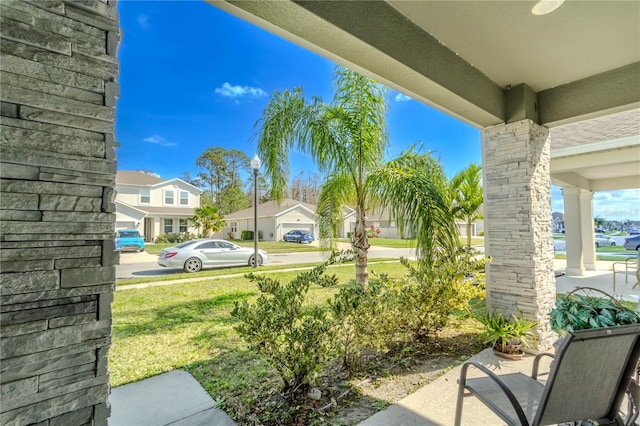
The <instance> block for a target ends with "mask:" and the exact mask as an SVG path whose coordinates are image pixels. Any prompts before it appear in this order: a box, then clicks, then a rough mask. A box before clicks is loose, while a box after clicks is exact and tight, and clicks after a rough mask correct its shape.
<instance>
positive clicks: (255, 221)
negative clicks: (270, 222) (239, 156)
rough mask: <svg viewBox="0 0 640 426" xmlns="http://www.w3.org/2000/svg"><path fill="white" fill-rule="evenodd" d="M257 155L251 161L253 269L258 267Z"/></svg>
mask: <svg viewBox="0 0 640 426" xmlns="http://www.w3.org/2000/svg"><path fill="white" fill-rule="evenodd" d="M260 163H261V161H260V158H258V154H255V155H254V156H253V159H252V160H251V168H252V169H253V185H254V187H253V197H254V198H253V267H254V268H257V267H258V170H259V169H260Z"/></svg>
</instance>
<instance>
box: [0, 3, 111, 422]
mask: <svg viewBox="0 0 640 426" xmlns="http://www.w3.org/2000/svg"><path fill="white" fill-rule="evenodd" d="M0 17H1V18H0V20H1V36H2V41H1V45H0V48H1V57H0V68H1V72H2V74H1V81H2V90H0V100H1V102H2V105H1V106H2V108H1V115H2V120H1V122H0V126H1V133H0V134H1V146H2V155H1V156H0V158H1V160H0V161H1V165H0V170H1V178H2V180H1V194H0V197H1V198H0V199H1V203H2V251H1V254H0V260H1V261H2V295H1V296H0V301H1V306H2V313H1V314H0V323H1V330H0V331H1V335H2V340H1V343H0V344H1V355H0V356H1V359H0V369H1V371H0V386H1V390H2V404H0V424H3V425H9V424H12V425H14V424H15V425H21V424H32V423H37V424H38V425H51V426H52V425H66V426H74V425H85V424H96V425H104V424H106V421H107V418H108V414H109V409H108V407H107V405H106V401H107V396H108V392H109V387H108V374H107V352H108V350H109V345H110V343H111V302H112V300H113V286H114V281H115V266H114V265H115V264H116V263H117V261H118V258H117V255H116V254H115V252H114V242H113V236H114V220H115V214H114V211H115V207H114V203H113V198H114V195H115V194H114V187H115V172H116V163H115V153H114V147H115V146H116V143H115V142H114V119H115V102H116V96H117V92H118V84H117V76H118V61H117V59H116V49H117V46H118V43H119V40H120V32H119V28H118V17H117V12H116V9H115V6H114V5H111V4H109V3H107V2H106V0H105V1H68V2H67V1H61V0H48V1H38V2H26V1H20V0H12V1H3V2H2V3H1V4H0Z"/></svg>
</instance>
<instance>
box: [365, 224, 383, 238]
mask: <svg viewBox="0 0 640 426" xmlns="http://www.w3.org/2000/svg"><path fill="white" fill-rule="evenodd" d="M381 232H382V231H380V228H378V227H376V226H375V225H371V226H370V227H369V229H367V237H368V238H378V237H380V233H381Z"/></svg>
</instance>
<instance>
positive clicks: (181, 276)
mask: <svg viewBox="0 0 640 426" xmlns="http://www.w3.org/2000/svg"><path fill="white" fill-rule="evenodd" d="M399 260H400V259H399V258H398V259H393V258H370V259H369V260H368V262H369V264H370V265H371V264H375V263H382V262H385V263H386V262H398V261H399ZM318 264H319V263H318V262H316V263H296V264H291V265H266V266H261V267H260V268H258V272H272V271H280V270H282V269H294V268H295V269H303V268H304V269H309V268H313V267H314V266H317V265H318ZM345 265H352V268H353V265H354V263H353V262H347V263H345ZM330 268H332V266H330ZM249 272H256V270H255V269H254V268H253V267H251V266H224V267H220V268H216V269H206V270H202V271H200V272H189V273H187V272H177V273H175V274H169V275H156V276H149V277H144V278H125V279H120V280H117V281H116V286H123V285H131V284H144V283H154V282H164V281H176V280H187V279H188V280H198V279H207V278H216V277H220V276H228V275H238V276H243V275H244V274H247V273H249Z"/></svg>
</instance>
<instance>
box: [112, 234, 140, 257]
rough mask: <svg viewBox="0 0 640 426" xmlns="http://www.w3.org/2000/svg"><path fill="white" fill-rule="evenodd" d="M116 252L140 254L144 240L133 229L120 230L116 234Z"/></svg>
mask: <svg viewBox="0 0 640 426" xmlns="http://www.w3.org/2000/svg"><path fill="white" fill-rule="evenodd" d="M116 250H120V251H136V252H141V251H143V250H144V238H143V237H142V235H140V233H139V232H138V231H137V230H135V229H121V230H120V231H118V232H117V233H116Z"/></svg>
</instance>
